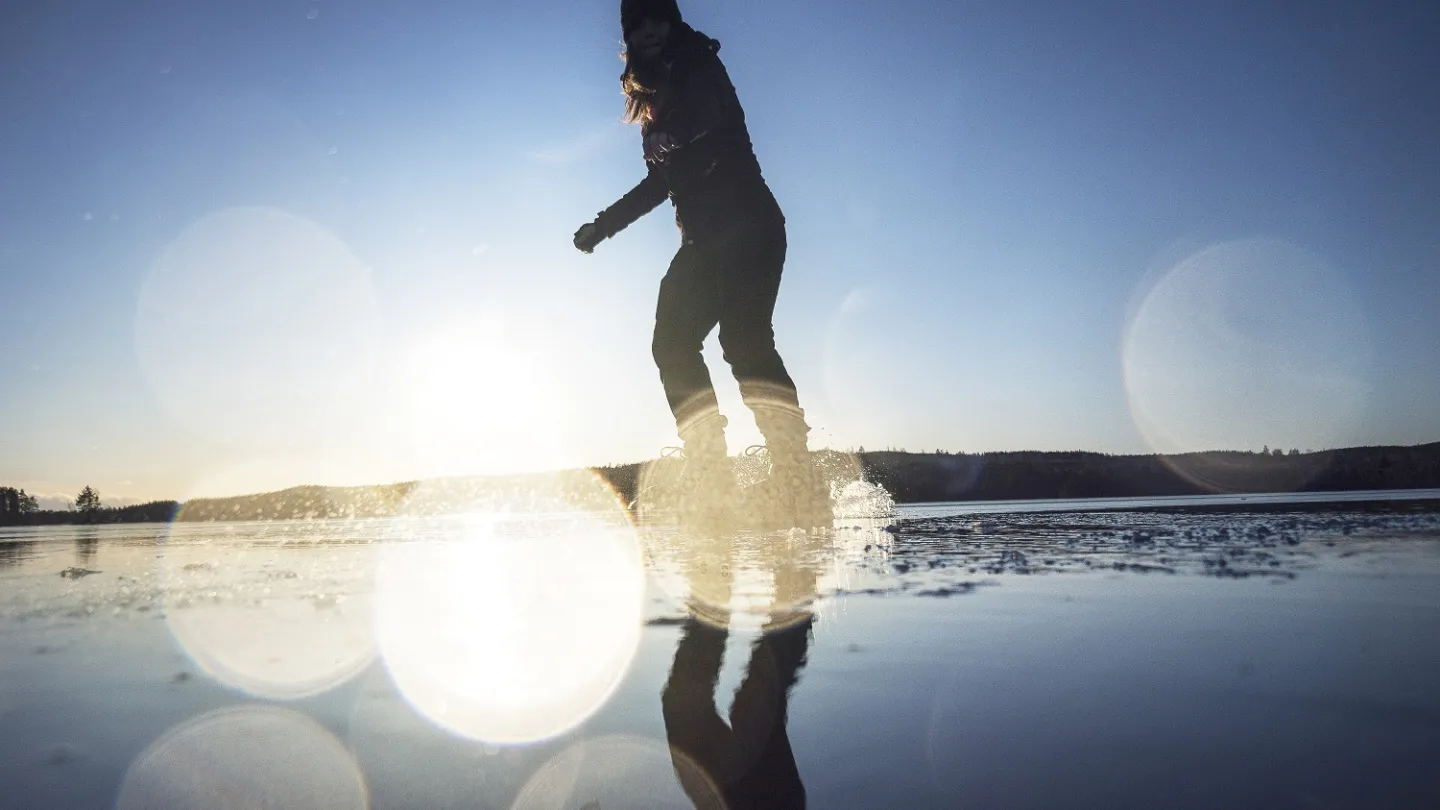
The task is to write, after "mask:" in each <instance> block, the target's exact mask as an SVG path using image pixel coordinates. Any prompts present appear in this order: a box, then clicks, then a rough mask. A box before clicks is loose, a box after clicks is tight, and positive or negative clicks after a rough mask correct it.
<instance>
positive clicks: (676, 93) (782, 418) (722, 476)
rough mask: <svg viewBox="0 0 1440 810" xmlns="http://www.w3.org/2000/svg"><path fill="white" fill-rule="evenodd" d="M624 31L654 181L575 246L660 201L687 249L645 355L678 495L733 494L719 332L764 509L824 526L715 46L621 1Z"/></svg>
mask: <svg viewBox="0 0 1440 810" xmlns="http://www.w3.org/2000/svg"><path fill="white" fill-rule="evenodd" d="M620 23H621V27H622V29H623V30H624V34H625V44H626V50H625V55H624V58H625V71H624V73H623V74H622V76H621V81H622V85H623V88H624V91H625V96H626V120H627V121H630V122H632V123H637V124H639V125H640V132H641V136H642V139H643V142H644V154H645V163H646V167H647V169H648V173H647V174H646V176H645V179H644V180H641V181H640V183H639V185H637V186H635V188H633V189H632V190H631V191H630V192H629V193H627V194H626V195H625V196H624V197H622V198H620V200H619V201H618V202H616V203H615V204H614V205H612V206H610V207H609V208H607V209H605V210H604V211H602V212H601V213H600V214H599V215H598V216H597V217H596V218H595V221H594V222H591V223H588V224H586V225H584V226H582V227H581V228H580V229H579V230H578V231H577V232H576V233H575V246H576V247H577V248H579V249H580V250H582V251H584V252H586V253H589V252H591V251H592V250H593V249H594V248H595V246H596V245H597V244H599V243H600V242H601V241H602V240H604V239H608V238H610V237H611V236H614V235H615V234H616V233H618V232H620V231H621V230H623V229H624V228H626V227H627V226H629V225H630V224H631V223H632V222H634V221H635V220H637V219H639V218H640V217H641V216H643V215H645V214H646V213H649V212H650V211H652V210H653V209H654V208H655V207H656V206H658V205H660V203H662V202H664V201H665V199H666V198H667V197H668V198H669V199H670V200H671V201H672V202H673V203H674V205H675V221H676V224H677V225H679V227H680V231H681V236H682V244H681V246H680V250H679V251H678V252H677V253H676V254H675V258H674V260H673V261H671V263H670V269H669V271H668V272H667V273H666V274H665V278H664V280H663V281H661V283H660V300H659V303H658V305H657V307H656V312H655V335H654V340H653V341H652V344H651V350H652V353H653V355H654V357H655V363H656V365H657V366H658V367H659V369H660V380H661V383H662V384H663V385H664V388H665V396H666V399H667V400H668V401H669V403H670V410H671V412H672V413H674V415H675V423H676V427H677V429H678V431H679V434H680V437H681V439H682V441H683V442H684V445H685V457H686V472H685V474H684V478H683V479H682V485H681V488H682V490H684V491H687V492H690V493H697V492H699V493H706V494H707V495H710V496H719V497H721V498H722V499H724V498H728V497H729V496H731V495H733V493H734V490H735V482H734V478H733V476H732V474H731V471H730V467H729V464H728V460H727V458H726V450H725V426H726V420H725V418H724V417H723V416H721V415H720V413H719V406H718V403H717V401H716V398H715V390H714V388H713V387H712V386H711V381H710V373H709V371H708V369H706V367H705V362H704V360H703V358H702V357H701V354H700V351H701V347H702V345H703V343H704V341H705V338H706V336H708V335H709V334H710V332H711V330H713V329H714V328H715V327H716V326H717V325H718V326H719V327H720V346H721V348H722V349H723V350H724V353H725V360H726V362H728V363H729V364H730V368H731V370H732V371H733V372H734V374H735V377H736V379H737V380H738V381H739V383H740V393H741V396H742V398H743V399H744V401H745V404H746V405H747V406H749V408H750V409H751V410H752V411H754V413H755V422H756V425H757V427H759V428H760V432H761V433H762V434H764V436H765V443H766V446H767V448H768V449H769V451H770V458H771V464H772V472H771V478H770V481H769V482H768V483H767V484H765V485H762V486H761V487H759V489H763V490H765V492H764V493H763V498H761V499H758V500H759V501H764V502H766V503H767V506H768V508H769V509H771V510H772V512H773V513H775V514H777V515H778V517H776V518H775V519H776V520H778V521H779V522H782V523H785V525H791V526H805V527H808V526H819V525H829V522H830V514H829V498H828V490H826V489H825V487H824V486H823V485H822V482H821V481H820V479H819V477H818V476H817V475H816V473H815V471H814V469H813V467H812V465H811V459H810V453H809V450H808V448H807V444H806V439H807V435H808V433H809V427H808V426H807V425H806V423H805V418H804V412H803V411H802V410H801V409H800V403H799V399H798V397H797V396H796V393H795V383H794V382H793V381H792V380H791V378H790V374H789V373H788V372H787V371H786V370H785V363H784V362H783V361H782V360H781V359H780V354H779V353H778V352H777V351H776V350H775V332H774V328H773V326H772V324H771V317H772V315H773V314H774V311H775V298H776V295H777V294H778V292H779V289H780V274H781V270H782V269H783V267H784V265H785V216H784V214H783V213H781V211H780V206H779V204H778V203H777V202H776V201H775V197H774V195H773V194H771V192H770V188H769V186H767V185H766V183H765V179H764V177H762V176H761V173H760V163H759V161H757V160H756V158H755V152H754V150H753V148H752V147H751V143H750V134H749V131H748V130H747V129H746V126H745V112H744V110H742V109H741V107H740V101H739V99H738V98H737V97H736V94H735V87H734V85H732V84H731V82H730V77H729V75H728V74H727V73H726V72H725V66H724V65H723V64H721V62H720V57H719V56H718V51H719V50H720V43H719V42H716V41H715V40H713V39H711V38H709V37H707V36H705V35H704V34H702V33H700V32H698V31H696V30H695V29H693V28H691V27H690V26H688V25H686V24H685V22H684V21H683V20H682V19H681V17H680V9H679V7H678V6H677V5H676V2H675V0H623V2H622V3H621V5H620ZM752 500H757V499H754V498H749V499H747V502H748V501H752ZM757 502H758V501H757Z"/></svg>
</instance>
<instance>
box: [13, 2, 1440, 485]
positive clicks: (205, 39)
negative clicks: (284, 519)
mask: <svg viewBox="0 0 1440 810" xmlns="http://www.w3.org/2000/svg"><path fill="white" fill-rule="evenodd" d="M617 8H618V3H614V2H597V1H596V0H584V1H583V2H582V1H581V0H564V1H562V0H531V1H530V2H525V3H516V2H507V3H492V2H480V1H478V0H472V1H470V2H444V3H442V2H434V3H422V4H406V3H393V2H387V3H380V2H365V0H346V1H345V2H326V1H323V0H309V1H307V0H252V1H251V2H245V3H196V2H193V1H191V0H187V1H186V2H160V1H157V2H150V3H144V4H129V3H113V2H100V0H94V1H92V2H67V1H66V0H54V2H45V3H28V4H20V3H6V4H4V6H3V8H0V109H3V110H4V116H3V120H0V313H3V314H0V349H3V351H0V484H6V485H14V486H23V487H26V488H27V489H29V490H30V491H32V492H38V493H41V494H53V493H60V494H71V495H73V493H74V492H75V491H78V489H79V488H80V487H81V486H83V485H86V484H89V485H93V486H95V487H96V488H97V489H99V490H100V492H101V494H102V496H106V497H107V498H113V499H121V498H125V499H130V498H152V497H153V498H161V497H174V498H185V497H190V496H194V495H206V494H208V495H218V494H230V493H236V492H246V491H259V490H266V489H278V488H282V487H285V486H290V485H294V484H300V483H334V484H343V483H380V482H386V481H394V480H403V479H409V478H414V477H422V476H430V475H439V474H451V473H470V472H474V473H487V472H500V471H510V470H524V469H543V468H553V467H563V466H569V465H573V464H598V463H607V462H622V461H631V460H639V459H642V458H649V457H653V456H655V455H657V454H658V452H659V449H660V447H661V446H662V445H665V444H672V443H674V442H675V435H674V427H673V423H672V422H671V420H670V415H669V413H668V411H667V409H666V407H665V403H664V398H663V395H662V393H661V389H660V385H659V380H658V377H657V375H656V372H655V370H654V367H653V365H652V361H651V359H650V352H649V333H650V330H651V328H652V325H653V313H654V301H655V294H656V290H657V287H658V283H659V279H660V277H661V275H662V274H663V272H664V270H665V267H666V264H667V262H668V260H669V257H670V255H671V253H672V252H673V250H674V248H675V247H676V245H677V235H676V232H675V229H674V226H673V222H672V220H671V215H670V213H669V209H668V206H667V207H666V208H664V209H661V210H658V211H656V212H655V213H654V214H652V215H651V216H650V217H649V218H647V219H645V220H642V221H641V222H640V223H638V224H637V225H636V226H634V227H632V228H631V229H630V230H628V231H626V232H624V233H623V234H621V235H620V236H619V237H618V238H616V239H615V240H613V241H611V242H607V243H604V244H602V245H601V246H600V248H599V249H598V250H597V252H596V253H595V254H594V255H592V256H585V255H582V254H580V253H578V252H576V251H575V250H574V249H573V247H571V245H570V235H571V233H572V232H573V231H574V230H575V228H576V227H578V226H579V225H580V224H582V223H583V222H586V221H588V220H589V219H590V218H591V217H592V216H593V215H594V214H595V212H597V211H598V210H600V209H601V208H603V207H605V206H606V205H608V204H609V203H611V202H612V201H613V200H614V199H615V198H617V197H618V196H619V195H620V194H621V193H623V192H624V191H626V190H628V189H629V188H630V186H631V185H632V184H633V183H634V182H636V181H638V180H639V179H640V177H641V176H642V174H643V171H644V168H643V164H642V162H641V158H640V144H639V136H638V134H637V132H636V131H635V129H634V128H631V127H627V126H625V125H623V124H621V123H620V121H619V119H620V114H621V108H622V99H621V96H620V91H619V82H618V75H619V71H620V68H621V63H620V61H619V59H618V53H619V50H620V31H619V23H618V16H619V15H618V10H617ZM682 9H683V11H684V13H685V15H686V19H687V21H688V22H690V23H691V24H693V25H694V26H695V27H697V28H699V29H700V30H702V31H705V32H706V33H708V34H710V35H711V36H714V37H716V38H717V39H719V40H720V41H721V42H722V43H723V44H724V48H723V50H722V52H721V56H722V58H723V59H724V60H725V63H726V65H727V67H728V69H729V71H730V73H731V76H732V78H733V80H734V81H735V84H736V86H737V88H738V90H739V92H740V96H741V100H742V101H743V102H744V104H745V107H746V112H747V116H748V119H749V123H750V128H751V134H752V136H753V137H754V140H755V144H756V151H757V153H758V155H759V157H760V160H761V163H762V165H763V166H764V168H765V172H766V176H767V178H768V179H769V181H770V183H771V186H772V187H773V188H774V190H775V192H776V195H777V197H778V198H779V199H780V202H781V205H782V206H783V207H784V209H785V211H786V213H787V216H788V218H789V228H790V258H789V261H788V263H787V266H786V271H785V282H784V285H783V287H782V290H781V297H780V301H779V305H778V309H777V312H776V332H777V336H778V342H779V345H780V349H781V352H782V353H783V354H784V356H785V358H786V360H787V362H788V364H789V365H790V368H791V370H792V373H793V375H794V377H795V379H796V381H797V384H798V386H799V389H800V395H801V399H802V402H803V404H804V405H805V406H806V408H807V410H808V411H809V413H810V416H811V420H812V422H814V423H815V425H816V428H817V430H816V435H815V438H814V439H813V440H812V444H814V445H816V446H821V445H828V446H836V447H849V448H854V447H860V446H864V447H866V448H869V449H878V448H884V447H899V448H906V449H911V450H926V451H929V450H934V449H937V448H944V449H948V450H955V451H985V450H1012V449H1036V450H1068V449H1085V450H1097V451H1104V452H1147V451H1149V450H1152V449H1156V450H1162V451H1176V450H1198V449H1214V448H1249V449H1259V448H1260V447H1261V446H1262V445H1264V444H1268V445H1270V446H1271V447H1277V446H1279V447H1285V448H1291V447H1296V448H1300V449H1306V448H1321V447H1333V446H1344V445H1357V444H1379V443H1397V444H1410V443H1419V442H1427V441H1435V440H1440V318H1437V317H1436V314H1437V305H1440V272H1437V271H1440V148H1437V146H1436V133H1437V132H1440V48H1437V47H1436V45H1435V43H1437V42H1440V4H1437V3H1435V2H1433V1H1432V0H1421V1H1419V2H1385V1H1384V0H1354V1H1353V2H1350V1H1348V0H1317V1H1316V2H1308V3H1298V2H1271V3H1257V2H1253V0H1251V1H1249V2H1228V1H1226V2H1218V1H1212V2H1197V3H1153V2H1138V1H1136V2H1121V1H1120V0H1107V1H1105V2H1100V1H1096V2H1073V0H1031V1H1030V2H1017V3H1010V2H999V0H996V2H986V1H977V2H910V1H909V0H889V1H888V2H849V1H847V0H723V2H722V1H721V0H688V2H687V1H686V0H682ZM707 357H708V358H709V360H710V362H711V366H712V369H714V370H715V372H716V374H715V376H716V379H717V382H718V383H719V388H720V393H721V398H722V407H724V408H726V409H727V410H728V411H729V412H730V414H731V416H732V423H733V424H734V425H735V426H736V429H735V430H733V431H732V435H731V439H730V441H731V449H732V451H733V452H738V451H739V450H740V449H742V448H743V447H744V446H745V445H747V444H749V443H752V442H758V441H759V436H758V433H757V432H756V431H755V429H754V425H753V422H752V421H751V420H749V419H748V416H747V415H746V414H745V412H744V411H743V409H742V408H741V406H740V404H739V399H738V394H737V393H736V391H735V386H734V384H733V382H731V381H730V378H729V375H728V370H727V369H726V368H725V367H724V365H723V362H722V361H721V359H720V356H719V352H718V347H717V346H716V345H714V338H713V336H712V339H711V343H710V345H709V346H708V347H707Z"/></svg>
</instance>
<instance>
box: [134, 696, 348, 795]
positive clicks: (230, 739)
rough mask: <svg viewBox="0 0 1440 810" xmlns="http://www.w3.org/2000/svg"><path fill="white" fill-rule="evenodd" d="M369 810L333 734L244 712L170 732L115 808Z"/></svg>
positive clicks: (255, 709) (289, 716) (292, 718)
mask: <svg viewBox="0 0 1440 810" xmlns="http://www.w3.org/2000/svg"><path fill="white" fill-rule="evenodd" d="M368 804H369V798H368V795H367V793H366V790H365V780H364V777H363V776H361V774H360V770H359V768H358V767H357V766H356V764H355V761H354V760H353V759H352V758H351V757H350V754H349V753H348V752H347V751H346V750H345V747H344V746H343V745H341V744H340V742H339V741H338V740H336V739H335V737H334V736H333V735H332V734H330V732H328V731H326V730H325V729H324V728H322V727H321V726H320V725H319V724H317V723H316V722H315V721H313V720H311V719H310V718H308V717H306V716H305V715H303V714H299V713H298V712H293V711H289V710H285V709H277V708H273V707H262V706H244V707H240V708H233V709H224V710H221V711H217V712H212V713H210V714H206V715H203V716H201V717H199V718H197V719H194V720H191V721H188V722H186V723H184V724H182V725H180V726H177V727H175V728H173V729H171V730H170V731H168V732H166V733H165V735H164V736H163V737H161V738H160V739H159V740H158V741H156V742H155V743H154V744H153V745H151V746H150V747H149V748H147V749H146V750H145V751H144V753H142V754H141V755H140V756H139V757H138V758H137V759H136V760H135V762H134V763H132V764H131V765H130V768H129V770H127V771H126V773H125V780H124V782H123V783H122V785H121V786H120V794H119V798H118V799H117V800H116V802H115V807H116V809H117V810H150V808H155V807H165V808H175V810H185V809H186V808H196V810H245V809H247V808H253V807H313V808H334V810H357V809H358V810H363V809H364V808H365V807H367V806H368Z"/></svg>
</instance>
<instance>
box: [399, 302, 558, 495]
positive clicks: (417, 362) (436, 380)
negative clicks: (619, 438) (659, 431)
mask: <svg viewBox="0 0 1440 810" xmlns="http://www.w3.org/2000/svg"><path fill="white" fill-rule="evenodd" d="M548 367H549V366H548V365H547V363H546V362H545V360H544V358H543V357H542V356H541V353H540V352H539V351H538V350H537V349H535V348H532V347H525V346H521V345H518V341H515V340H514V339H512V338H511V337H509V336H508V334H507V332H506V329H505V326H504V324H503V322H501V321H498V320H489V321H480V322H475V323H470V324H464V325H460V326H455V327H451V328H448V329H444V330H441V331H438V332H435V333H433V334H431V335H430V336H428V337H427V338H425V339H423V340H420V341H419V342H417V343H416V344H415V346H414V347H413V348H412V350H411V351H410V352H409V354H408V356H407V358H406V361H405V369H404V373H405V375H406V380H405V381H406V384H407V385H408V390H409V393H410V404H411V427H412V434H413V437H414V442H415V450H416V457H417V458H418V459H419V462H420V464H421V466H422V469H423V473H424V475H426V476H434V475H464V474H490V473H517V472H535V471H540V470H552V469H561V468H564V467H566V466H572V459H570V458H569V457H568V454H567V453H566V452H564V448H563V443H562V442H561V440H560V432H559V428H560V427H561V426H562V424H563V422H564V420H565V419H566V414H565V412H564V410H563V409H562V403H563V402H564V401H565V400H564V399H563V398H562V397H561V396H560V395H559V393H558V391H557V389H556V386H555V385H554V384H553V382H552V381H551V380H550V379H548V378H547V376H546V372H545V369H547V368H548Z"/></svg>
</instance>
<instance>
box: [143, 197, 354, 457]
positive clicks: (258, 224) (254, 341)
mask: <svg viewBox="0 0 1440 810" xmlns="http://www.w3.org/2000/svg"><path fill="white" fill-rule="evenodd" d="M377 316H378V305H377V301H376V298H375V295H374V290H373V288H372V287H371V284H370V280H369V274H368V270H367V269H366V268H365V267H364V266H363V265H362V264H361V263H360V261H359V260H358V259H357V258H356V257H355V256H354V254H353V253H351V252H350V250H349V248H348V247H347V246H346V245H345V244H344V242H342V241H341V240H340V239H339V238H338V237H336V236H335V235H334V234H332V233H331V232H329V231H328V230H326V229H325V228H324V227H322V226H320V225H318V224H317V223H314V222H312V221H310V220H307V219H304V218H302V217H299V216H295V215H293V214H290V213H287V212H285V211H281V210H278V209H272V208H261V207H237V208H228V209H225V210H222V211H219V212H216V213H214V214H211V215H209V216H206V217H205V218H203V219H201V220H199V221H198V222H196V223H194V224H193V225H191V226H190V227H188V228H186V229H185V231H184V232H182V233H181V234H180V235H179V236H178V237H177V238H176V239H175V240H174V241H172V242H171V243H170V244H169V245H168V246H167V247H166V248H165V250H164V252H163V253H162V254H161V255H160V257H159V259H158V260H157V261H156V263H155V265H154V267H153V268H152V269H151V271H150V273H149V275H148V276H147V278H146V279H145V283H144V285H143V286H142V287H141V290H140V296H139V302H138V305H137V310H136V316H135V350H136V354H137V356H138V358H139V361H140V368H141V371H142V373H143V374H144V377H145V379H146V381H147V382H148V383H149V385H150V387H151V389H152V390H153V391H154V393H155V395H156V397H157V398H158V399H159V401H160V404H161V405H162V407H163V408H164V409H165V410H166V411H167V413H168V414H169V415H170V416H171V417H172V418H174V419H175V420H177V421H178V422H180V423H181V424H183V425H184V426H186V427H187V428H189V429H191V430H193V431H196V432H198V433H200V434H202V435H204V436H207V437H209V438H212V439H217V440H220V441H223V442H227V443H231V444H235V445H240V446H245V447H250V448H254V447H259V448H263V449H268V450H292V449H294V448H295V447H297V446H299V447H305V446H309V445H313V444H314V443H315V442H316V437H318V436H323V435H325V432H326V430H327V413H328V411H329V410H330V409H331V406H332V402H333V400H334V398H335V394H336V390H337V387H338V386H339V384H340V383H341V382H342V381H343V380H345V379H346V378H348V377H349V376H351V375H353V374H354V373H355V371H356V369H358V368H359V367H360V366H361V365H362V364H363V362H364V357H365V354H366V347H367V346H368V345H369V343H370V342H371V339H372V336H373V335H374V334H375V331H376V330H375V327H376V320H377Z"/></svg>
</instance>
